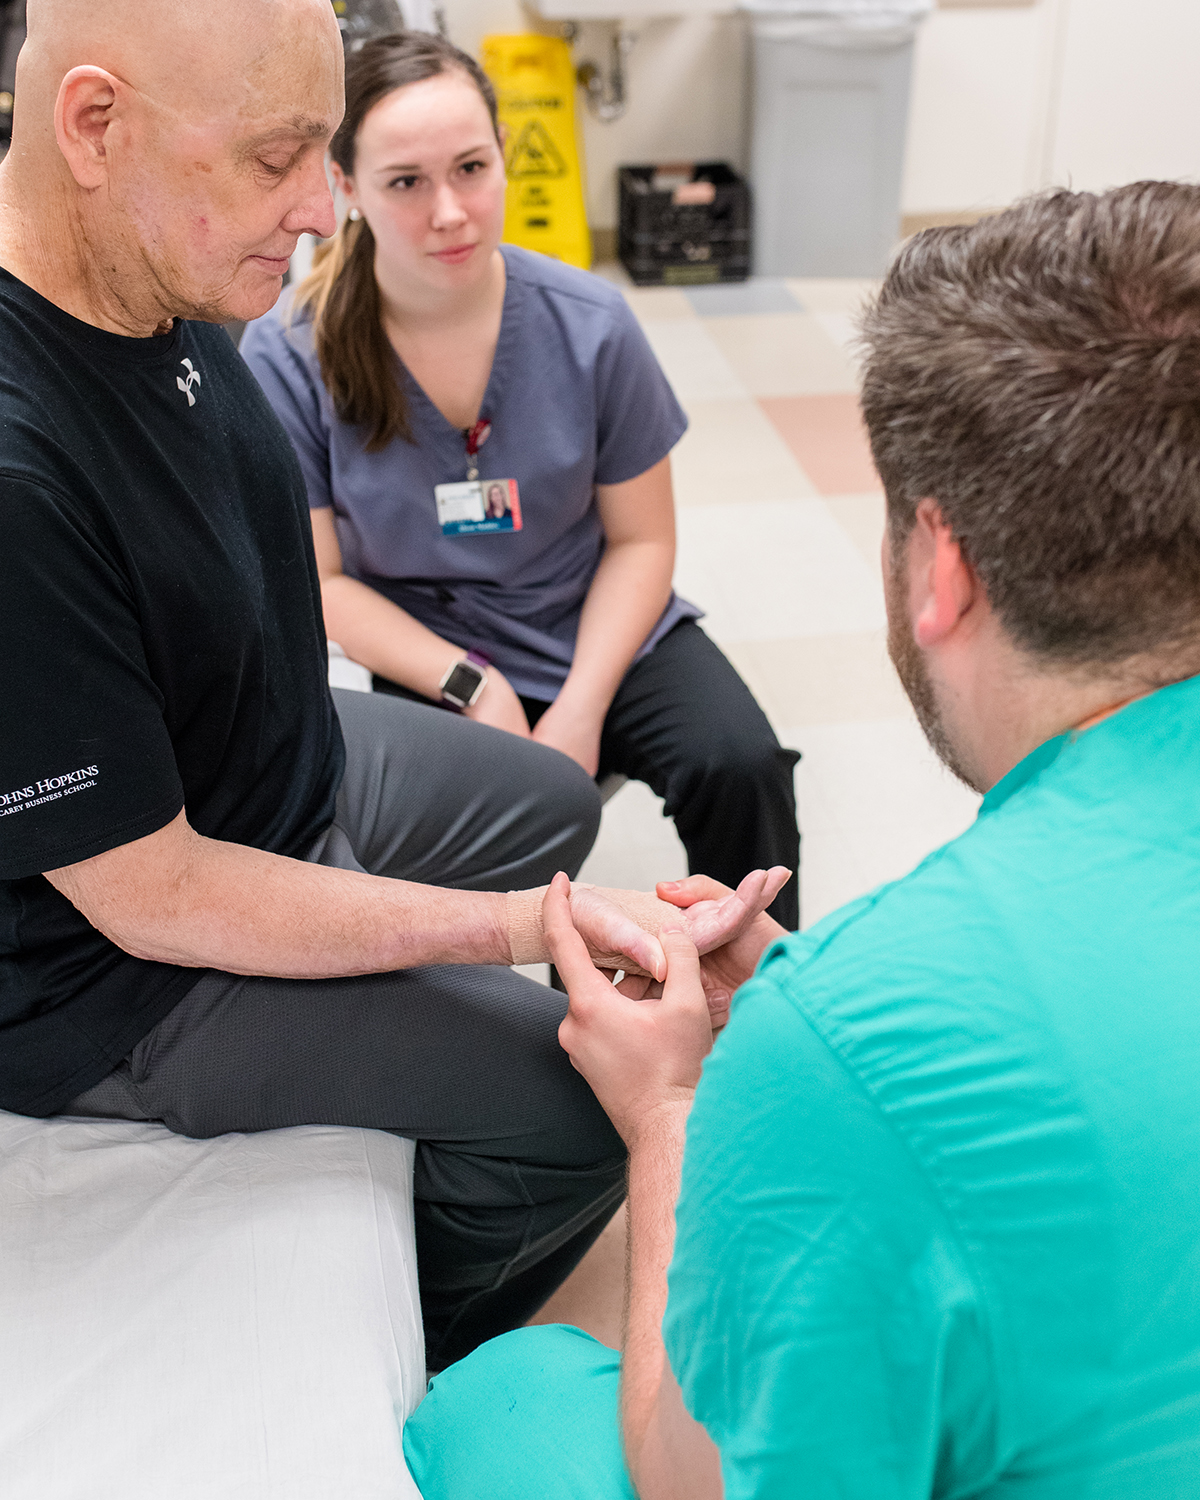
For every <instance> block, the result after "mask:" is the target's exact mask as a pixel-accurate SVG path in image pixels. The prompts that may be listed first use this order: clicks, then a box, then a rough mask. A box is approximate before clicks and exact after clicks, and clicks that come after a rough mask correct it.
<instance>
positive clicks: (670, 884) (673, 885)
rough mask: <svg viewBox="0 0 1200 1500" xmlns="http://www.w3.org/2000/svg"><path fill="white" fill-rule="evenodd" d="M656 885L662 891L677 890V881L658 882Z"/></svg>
mask: <svg viewBox="0 0 1200 1500" xmlns="http://www.w3.org/2000/svg"><path fill="white" fill-rule="evenodd" d="M658 883H659V885H661V886H662V888H663V890H664V891H677V890H678V889H679V882H678V880H660V881H659V882H658Z"/></svg>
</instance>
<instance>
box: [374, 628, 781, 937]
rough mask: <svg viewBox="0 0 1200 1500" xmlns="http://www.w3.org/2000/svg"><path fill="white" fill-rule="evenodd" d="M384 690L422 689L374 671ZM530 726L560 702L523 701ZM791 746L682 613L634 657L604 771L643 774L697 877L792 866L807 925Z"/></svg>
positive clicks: (615, 711)
mask: <svg viewBox="0 0 1200 1500" xmlns="http://www.w3.org/2000/svg"><path fill="white" fill-rule="evenodd" d="M375 687H376V689H377V690H378V691H379V692H384V693H396V694H399V695H400V696H402V697H405V698H413V699H416V698H417V695H416V694H415V693H410V692H409V691H408V690H407V689H406V688H400V687H397V686H396V685H395V683H392V682H388V681H387V680H386V679H385V678H382V677H376V678H375ZM521 702H522V704H523V705H524V708H525V716H526V718H527V719H528V720H529V723H530V726H531V727H532V726H533V725H534V724H536V723H537V721H538V720H539V719H540V718H541V716H542V715H543V714H544V713H545V712H546V709H547V708H548V707H549V706H550V705H549V704H548V703H543V702H541V701H540V700H538V699H536V698H522V699H521ZM799 759H800V755H799V752H798V751H795V750H785V749H784V748H783V747H782V746H781V745H780V743H779V741H778V740H777V739H776V737H775V731H774V730H773V729H772V728H771V726H770V724H769V723H768V722H767V716H766V714H764V713H763V711H762V709H761V708H759V706H758V703H757V701H756V700H755V697H754V694H753V693H751V691H750V689H749V688H748V687H747V686H746V684H745V683H744V682H743V681H742V679H741V678H740V677H739V676H738V674H737V672H736V670H735V669H734V667H733V666H732V664H731V663H730V662H729V661H728V659H727V658H726V657H725V655H724V653H723V652H722V651H721V649H720V647H718V646H716V645H714V643H713V642H712V641H711V640H709V638H708V636H707V635H705V633H704V631H703V630H701V629H700V627H699V625H697V624H696V622H695V621H694V620H682V621H680V623H679V624H678V625H676V626H675V628H674V629H673V630H671V631H669V632H668V633H667V634H666V635H665V636H664V637H663V639H662V640H661V641H659V643H658V645H657V646H655V648H654V650H653V651H651V652H649V653H648V655H646V656H644V657H642V659H641V660H640V661H636V662H634V664H633V665H632V666H631V667H630V669H629V671H628V672H626V674H625V677H624V679H623V681H622V683H621V686H620V687H619V688H618V689H617V692H616V696H615V697H614V698H613V701H612V704H611V706H610V708H609V710H608V715H607V717H606V718H605V720H604V731H603V734H602V735H601V738H600V767H599V770H598V771H597V773H596V774H597V779H598V780H601V781H602V780H603V779H604V777H606V776H610V775H612V774H613V773H614V772H620V773H621V774H622V775H624V776H629V777H632V779H633V780H634V781H644V782H645V783H646V785H647V786H648V787H649V788H650V790H651V791H652V792H653V793H654V794H655V796H657V797H661V798H662V799H663V811H664V813H665V814H666V816H667V817H669V818H673V819H674V821H675V831H676V832H677V833H678V834H679V839H680V842H681V843H682V844H683V847H684V849H685V850H686V851H687V858H688V869H689V870H690V871H691V872H692V873H693V874H697V873H698V874H702V875H711V876H712V877H713V878H714V879H715V880H720V881H722V882H723V883H724V884H725V885H729V886H736V885H737V884H738V882H739V881H740V880H741V879H742V877H743V875H745V874H747V872H748V871H750V870H756V869H760V868H761V869H769V868H770V866H772V865H786V867H787V868H788V869H789V870H791V871H792V879H791V880H789V881H788V883H787V885H785V886H784V888H783V890H782V891H780V893H779V895H778V896H776V898H775V900H774V902H773V903H772V905H771V907H770V912H771V915H772V916H773V917H774V918H775V920H776V921H777V922H779V923H781V924H782V925H783V926H784V927H786V928H787V929H788V931H789V932H792V931H795V929H796V928H797V927H799V925H800V890H799V884H800V881H799V864H800V831H799V829H798V827H797V825H796V790H795V781H794V772H795V768H796V762H797V761H798V760H799Z"/></svg>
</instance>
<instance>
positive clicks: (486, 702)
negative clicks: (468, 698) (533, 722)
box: [463, 667, 529, 740]
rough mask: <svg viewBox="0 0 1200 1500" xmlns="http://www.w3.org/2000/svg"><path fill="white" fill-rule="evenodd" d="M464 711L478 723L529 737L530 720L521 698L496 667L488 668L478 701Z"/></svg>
mask: <svg viewBox="0 0 1200 1500" xmlns="http://www.w3.org/2000/svg"><path fill="white" fill-rule="evenodd" d="M463 713H464V714H465V715H466V717H467V718H468V719H474V720H475V722H476V724H490V725H491V726H492V728H493V729H503V730H506V731H507V732H508V733H509V734H517V735H520V737H521V738H522V739H523V740H527V739H528V738H529V720H528V719H527V718H526V717H525V710H524V709H523V708H522V707H521V700H520V698H518V697H517V694H516V691H515V690H514V688H513V685H512V683H511V682H509V680H508V678H507V677H505V676H504V674H503V673H502V672H497V670H496V668H495V667H489V668H488V669H487V682H486V684H485V685H484V689H483V692H482V693H480V695H479V698H478V700H477V701H476V703H475V704H474V705H473V706H472V707H471V708H466V709H464V710H463Z"/></svg>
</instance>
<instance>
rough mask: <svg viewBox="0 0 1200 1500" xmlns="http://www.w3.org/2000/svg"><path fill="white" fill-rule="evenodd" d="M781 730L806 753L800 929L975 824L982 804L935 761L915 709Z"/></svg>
mask: <svg viewBox="0 0 1200 1500" xmlns="http://www.w3.org/2000/svg"><path fill="white" fill-rule="evenodd" d="M777 732H778V733H779V736H780V738H781V739H783V740H785V741H786V742H787V743H790V744H793V745H795V746H797V748H799V749H800V750H801V751H802V752H803V755H804V758H803V760H802V761H801V762H800V766H799V768H798V770H797V774H796V794H797V800H798V803H799V809H800V827H801V829H802V830H803V831H804V834H805V838H804V845H803V850H802V854H801V867H800V875H801V887H800V892H801V893H800V902H801V912H802V920H803V925H804V926H805V927H810V926H811V925H812V924H813V922H816V921H819V920H820V919H821V918H822V917H823V916H825V915H826V914H827V913H829V912H831V911H834V910H836V909H837V907H839V906H841V905H842V904H843V903H844V902H846V901H850V900H853V899H854V898H855V897H858V896H861V895H864V894H865V893H866V892H867V891H870V890H873V889H874V888H875V887H876V886H877V885H880V884H881V883H882V882H883V881H886V880H896V879H899V878H900V877H901V876H902V875H906V874H907V873H908V872H909V871H910V870H911V869H913V868H914V867H915V866H916V865H918V864H919V863H920V862H921V860H922V859H924V858H925V856H926V855H928V854H930V853H932V852H933V850H935V849H937V848H940V846H941V845H942V844H944V843H946V842H948V841H949V840H950V839H953V838H956V837H957V836H958V835H959V834H960V833H962V832H963V831H964V830H965V829H966V828H968V827H969V826H970V825H971V823H972V822H973V821H974V819H975V815H976V813H977V811H978V808H979V798H978V797H977V796H976V795H975V794H974V793H973V792H970V791H968V790H967V788H966V787H964V786H963V785H962V783H961V782H959V781H956V780H955V778H954V777H953V776H951V774H950V773H949V771H947V770H946V769H945V767H944V766H942V765H941V764H940V763H939V761H938V759H937V757H936V756H935V755H934V753H933V751H932V750H931V749H930V748H929V745H928V744H927V742H926V740H925V737H924V735H923V734H922V733H921V730H920V728H919V727H918V725H917V722H916V719H915V718H914V717H913V714H912V711H911V710H906V712H905V713H904V714H903V716H897V717H894V718H880V719H875V720H865V721H861V722H857V723H854V722H847V723H841V724H810V725H797V726H795V727H792V728H789V727H787V726H784V727H782V728H780V729H778V730H777Z"/></svg>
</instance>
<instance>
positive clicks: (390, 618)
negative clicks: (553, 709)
mask: <svg viewBox="0 0 1200 1500" xmlns="http://www.w3.org/2000/svg"><path fill="white" fill-rule="evenodd" d="M309 515H310V517H311V519H312V531H313V548H314V550H315V552H316V557H317V572H318V574H319V576H320V579H321V607H322V609H323V611H324V614H325V631H326V634H327V635H328V636H329V639H330V640H332V641H336V642H337V643H338V645H339V646H340V647H341V648H342V650H343V651H345V653H346V655H347V656H349V657H350V658H351V659H352V660H353V661H356V662H358V663H359V665H360V666H364V667H367V668H369V669H370V670H371V671H372V672H377V673H378V674H379V675H380V677H386V678H387V679H388V681H389V682H398V683H399V684H400V686H401V687H406V688H408V689H409V691H410V692H413V693H420V694H421V695H422V697H425V698H430V699H432V700H433V701H434V702H435V703H436V702H437V701H438V699H439V698H440V697H441V686H440V684H441V681H442V678H443V677H444V676H445V674H446V672H447V670H448V669H449V668H450V667H451V666H453V665H454V663H455V662H456V661H461V660H462V659H463V657H464V656H465V655H466V652H465V651H464V649H463V647H462V646H456V645H455V644H454V642H453V641H447V640H444V639H443V638H442V637H441V636H440V635H438V634H436V632H434V631H432V630H430V629H429V628H428V627H427V626H425V625H422V624H421V622H420V620H414V619H413V617H412V615H410V614H409V613H408V612H407V610H403V609H401V608H400V606H399V605H398V604H393V602H392V601H391V600H390V599H388V598H386V597H385V596H384V595H383V594H381V593H379V591H378V590H377V589H373V588H372V587H371V586H370V584H366V583H363V582H362V581H361V579H358V578H351V577H350V575H349V574H348V573H345V572H343V570H342V550H341V547H340V546H339V545H338V539H337V529H336V527H335V525H334V519H333V511H332V510H329V509H323V510H314V511H310V512H309ZM466 714H467V717H468V718H470V719H474V720H475V721H476V722H477V723H480V724H491V725H492V726H493V728H495V729H504V730H507V731H508V733H509V734H518V735H521V736H522V738H527V737H528V735H529V724H528V722H527V721H526V718H525V710H524V709H523V708H522V707H521V701H520V699H519V698H518V697H517V695H516V693H515V692H514V691H513V688H512V684H511V683H510V682H509V681H508V679H507V678H506V677H505V676H504V675H503V673H501V672H499V671H497V669H496V668H495V667H489V668H488V680H487V685H486V687H485V688H484V690H483V692H482V693H481V694H480V696H479V699H478V701H477V702H475V703H474V704H473V705H472V706H471V707H470V708H469V709H467V710H466Z"/></svg>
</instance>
